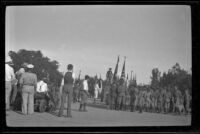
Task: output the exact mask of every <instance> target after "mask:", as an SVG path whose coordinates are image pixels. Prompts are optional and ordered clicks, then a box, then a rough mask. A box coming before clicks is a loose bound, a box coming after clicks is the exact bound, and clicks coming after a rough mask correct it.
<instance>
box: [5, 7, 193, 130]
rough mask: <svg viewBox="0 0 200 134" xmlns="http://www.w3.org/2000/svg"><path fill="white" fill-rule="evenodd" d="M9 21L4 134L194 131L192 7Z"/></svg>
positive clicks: (28, 10) (25, 10) (41, 11)
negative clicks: (30, 133)
mask: <svg viewBox="0 0 200 134" xmlns="http://www.w3.org/2000/svg"><path fill="white" fill-rule="evenodd" d="M5 13H6V14H5V112H6V114H5V115H6V125H7V126H8V127H102V126H108V127H116V126H117V127H121V126H122V127H123V126H131V127H137V126H142V127H146V126H191V117H192V47H191V46H192V27H191V7H190V6H188V5H43V6H40V5H31V6H8V7H7V8H6V12H5Z"/></svg>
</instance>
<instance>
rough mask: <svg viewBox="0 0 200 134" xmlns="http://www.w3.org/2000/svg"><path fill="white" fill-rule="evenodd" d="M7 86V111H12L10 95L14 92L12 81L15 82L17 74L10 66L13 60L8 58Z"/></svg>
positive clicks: (6, 69) (6, 67)
mask: <svg viewBox="0 0 200 134" xmlns="http://www.w3.org/2000/svg"><path fill="white" fill-rule="evenodd" d="M5 63H6V64H5V71H6V73H5V86H6V96H5V97H6V110H9V109H10V94H11V91H12V81H13V80H15V74H14V70H13V68H12V67H11V66H10V64H12V60H11V58H10V57H9V56H8V57H6V62H5Z"/></svg>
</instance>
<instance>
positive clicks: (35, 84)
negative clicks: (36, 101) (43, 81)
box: [34, 75, 37, 93]
mask: <svg viewBox="0 0 200 134" xmlns="http://www.w3.org/2000/svg"><path fill="white" fill-rule="evenodd" d="M34 90H35V93H36V91H37V76H36V75H35V83H34Z"/></svg>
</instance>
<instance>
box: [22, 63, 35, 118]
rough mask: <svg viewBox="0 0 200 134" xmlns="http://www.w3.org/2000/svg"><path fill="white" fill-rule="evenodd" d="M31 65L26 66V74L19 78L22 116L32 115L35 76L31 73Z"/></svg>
mask: <svg viewBox="0 0 200 134" xmlns="http://www.w3.org/2000/svg"><path fill="white" fill-rule="evenodd" d="M33 67H34V66H33V65H32V64H28V65H27V68H26V72H25V73H23V74H22V76H21V78H20V81H19V83H20V86H21V87H22V113H23V114H24V115H27V114H33V113H34V93H35V92H36V88H37V76H36V74H34V73H32V69H33Z"/></svg>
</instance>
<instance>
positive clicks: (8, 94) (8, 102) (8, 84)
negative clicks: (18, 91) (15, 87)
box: [5, 81, 12, 109]
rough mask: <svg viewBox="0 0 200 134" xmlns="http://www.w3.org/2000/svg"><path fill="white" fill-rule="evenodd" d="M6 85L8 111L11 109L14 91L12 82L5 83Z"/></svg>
mask: <svg viewBox="0 0 200 134" xmlns="http://www.w3.org/2000/svg"><path fill="white" fill-rule="evenodd" d="M5 85H6V92H5V93H6V94H5V98H6V109H9V108H10V94H11V91H12V86H11V81H6V83H5Z"/></svg>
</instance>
